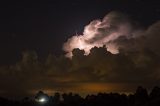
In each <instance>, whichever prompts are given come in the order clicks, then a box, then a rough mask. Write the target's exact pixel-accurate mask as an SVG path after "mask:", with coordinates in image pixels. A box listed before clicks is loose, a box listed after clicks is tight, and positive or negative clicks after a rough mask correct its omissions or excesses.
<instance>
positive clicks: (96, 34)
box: [0, 12, 160, 96]
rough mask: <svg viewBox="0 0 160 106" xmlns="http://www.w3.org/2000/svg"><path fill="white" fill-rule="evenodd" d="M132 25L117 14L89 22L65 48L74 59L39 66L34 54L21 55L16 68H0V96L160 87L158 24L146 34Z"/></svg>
mask: <svg viewBox="0 0 160 106" xmlns="http://www.w3.org/2000/svg"><path fill="white" fill-rule="evenodd" d="M124 17H125V18H124ZM126 19H127V20H126ZM129 22H130V21H129V19H128V18H126V16H124V15H122V14H119V13H115V12H113V13H110V14H108V15H107V16H106V17H105V18H104V19H103V20H102V21H100V20H96V21H93V22H91V23H90V24H89V25H88V26H86V28H85V31H84V35H77V36H73V37H72V38H70V39H69V40H68V41H67V42H66V43H65V44H64V50H65V51H66V52H67V53H71V54H72V59H69V58H67V57H65V56H63V55H62V56H55V55H54V54H50V55H48V57H47V58H46V59H45V61H40V60H39V57H38V55H37V53H36V52H34V51H25V52H23V53H22V56H21V60H19V61H17V62H16V64H11V65H4V66H0V86H1V88H0V93H1V94H2V95H3V94H4V95H7V94H8V95H9V96H11V95H14V94H10V91H11V89H10V88H12V93H13V92H15V94H16V95H17V94H19V95H21V94H24V93H26V94H28V95H29V94H33V93H35V92H37V91H39V90H44V91H46V92H49V93H50V94H52V93H53V92H57V91H59V92H70V91H72V92H78V93H85V94H86V93H91V92H110V91H113V92H114V91H116V92H131V91H133V90H134V88H135V89H136V87H137V86H139V85H142V86H145V87H147V88H148V89H149V88H151V87H153V86H154V85H159V86H160V83H159V82H160V47H159V45H160V44H159V43H160V42H159V41H160V32H159V30H160V22H159V21H158V22H156V23H154V24H152V25H151V26H149V27H148V28H146V29H145V30H142V29H138V28H134V27H133V25H131V23H129ZM92 31H93V32H92ZM90 32H92V33H90ZM77 40H78V41H77ZM72 44H75V45H72ZM81 44H82V45H81ZM83 44H85V45H83ZM80 47H81V48H80ZM106 49H107V50H108V51H107V50H106ZM110 49H112V50H113V49H114V50H116V51H117V52H118V53H116V54H114V53H113V51H110ZM17 91H18V93H17Z"/></svg>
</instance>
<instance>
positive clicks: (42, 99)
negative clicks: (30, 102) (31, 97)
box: [36, 97, 47, 103]
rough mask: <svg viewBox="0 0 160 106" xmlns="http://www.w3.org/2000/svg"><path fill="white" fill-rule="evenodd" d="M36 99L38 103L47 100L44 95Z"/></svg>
mask: <svg viewBox="0 0 160 106" xmlns="http://www.w3.org/2000/svg"><path fill="white" fill-rule="evenodd" d="M36 101H37V102H39V103H45V102H47V99H46V98H45V97H42V98H39V99H36Z"/></svg>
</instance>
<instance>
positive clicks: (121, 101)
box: [0, 87, 160, 106]
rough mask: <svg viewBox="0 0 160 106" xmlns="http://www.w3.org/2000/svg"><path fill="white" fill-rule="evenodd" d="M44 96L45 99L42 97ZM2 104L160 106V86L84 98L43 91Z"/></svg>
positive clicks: (0, 101) (29, 105) (3, 100)
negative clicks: (33, 96) (148, 89)
mask: <svg viewBox="0 0 160 106" xmlns="http://www.w3.org/2000/svg"><path fill="white" fill-rule="evenodd" d="M42 98H43V99H42ZM0 106H160V88H159V87H154V88H153V90H152V91H151V93H148V92H147V90H146V89H144V88H142V87H138V88H137V90H136V92H135V93H134V94H130V95H125V94H118V93H99V94H97V95H88V96H86V97H85V98H82V97H81V96H79V95H78V94H72V93H69V94H62V95H60V94H59V93H55V95H54V96H48V95H47V94H44V93H43V92H42V91H40V92H39V93H37V94H36V96H35V98H32V99H30V98H27V97H26V98H24V99H22V100H21V101H12V100H8V99H5V98H0Z"/></svg>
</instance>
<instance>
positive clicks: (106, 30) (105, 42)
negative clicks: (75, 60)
mask: <svg viewBox="0 0 160 106" xmlns="http://www.w3.org/2000/svg"><path fill="white" fill-rule="evenodd" d="M139 32H140V31H138V30H135V29H134V26H133V24H131V22H130V21H129V19H128V17H127V16H126V15H124V14H122V13H119V12H110V13H109V14H107V15H106V16H105V17H104V18H103V19H102V20H94V21H91V22H90V23H89V24H88V25H87V26H85V28H84V32H83V34H82V35H78V34H76V35H74V36H72V37H71V38H69V39H68V41H67V42H65V43H64V45H63V50H64V51H65V52H66V53H67V54H66V56H67V57H72V50H73V49H75V48H79V49H80V50H84V51H85V55H88V54H89V53H90V50H91V49H92V48H93V47H102V46H105V47H106V50H107V51H109V52H111V53H112V54H117V53H119V45H117V43H116V42H115V41H117V39H119V38H120V37H125V38H126V39H131V38H134V37H137V34H138V33H139Z"/></svg>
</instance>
